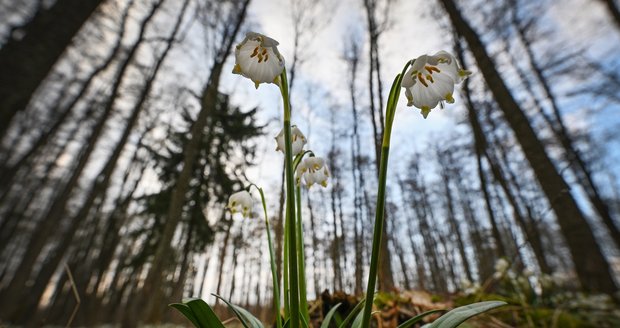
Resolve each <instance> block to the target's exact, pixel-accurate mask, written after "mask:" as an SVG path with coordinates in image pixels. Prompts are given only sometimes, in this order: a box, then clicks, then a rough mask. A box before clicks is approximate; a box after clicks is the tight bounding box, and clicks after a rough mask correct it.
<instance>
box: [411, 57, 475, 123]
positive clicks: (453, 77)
mask: <svg viewBox="0 0 620 328" xmlns="http://www.w3.org/2000/svg"><path fill="white" fill-rule="evenodd" d="M470 74H471V72H469V71H466V70H464V69H462V68H461V67H460V66H459V64H458V63H457V61H456V58H454V56H452V55H451V54H449V53H447V52H445V51H440V52H438V53H436V54H435V55H433V56H429V55H422V56H420V57H418V58H417V59H416V60H415V61H414V62H413V64H412V65H411V68H409V70H408V71H407V73H405V76H403V80H402V82H401V86H402V87H403V88H405V89H406V90H405V96H406V97H407V100H408V101H407V106H415V107H417V108H420V109H421V113H422V116H424V118H426V117H427V116H428V113H430V111H431V109H433V108H435V107H437V104H441V106H442V107H443V101H447V102H448V103H450V104H451V103H453V102H454V97H453V96H452V94H453V93H454V85H455V84H458V83H461V82H462V81H463V80H464V79H465V78H467V76H468V75H470Z"/></svg>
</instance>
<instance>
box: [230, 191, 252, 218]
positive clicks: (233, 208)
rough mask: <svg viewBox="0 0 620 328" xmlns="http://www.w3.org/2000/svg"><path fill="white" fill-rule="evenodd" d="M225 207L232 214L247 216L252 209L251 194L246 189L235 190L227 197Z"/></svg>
mask: <svg viewBox="0 0 620 328" xmlns="http://www.w3.org/2000/svg"><path fill="white" fill-rule="evenodd" d="M227 207H228V209H229V210H230V212H231V213H232V214H235V213H241V215H243V217H245V218H247V217H249V216H250V211H251V210H252V195H250V193H249V192H247V191H246V190H242V191H239V192H236V193H234V194H232V195H231V196H230V198H229V199H228V206H227Z"/></svg>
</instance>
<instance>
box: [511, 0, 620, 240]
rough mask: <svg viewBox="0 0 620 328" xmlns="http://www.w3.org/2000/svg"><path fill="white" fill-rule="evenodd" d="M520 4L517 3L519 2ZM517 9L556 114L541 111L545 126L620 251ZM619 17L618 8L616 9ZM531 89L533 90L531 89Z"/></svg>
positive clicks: (619, 236)
mask: <svg viewBox="0 0 620 328" xmlns="http://www.w3.org/2000/svg"><path fill="white" fill-rule="evenodd" d="M515 2H516V1H515ZM608 2H610V3H611V5H612V6H615V4H613V0H612V1H608ZM514 6H515V8H513V10H512V15H511V19H512V24H513V25H514V26H515V28H516V30H517V37H518V39H519V41H520V42H521V43H522V44H523V47H524V49H525V53H526V55H527V56H526V57H527V59H528V63H529V66H530V67H531V68H532V71H533V72H534V75H535V76H536V80H537V81H538V83H539V85H540V86H541V88H542V90H543V92H544V95H545V98H546V99H547V101H548V103H549V105H550V107H551V111H552V113H553V118H552V117H550V116H549V115H548V114H547V113H545V112H544V109H543V108H540V113H541V116H542V117H543V118H544V120H545V122H546V123H547V124H548V125H549V128H550V130H551V132H553V135H554V136H555V138H556V139H557V140H558V141H559V142H560V144H561V145H562V147H563V148H564V154H563V155H564V159H565V161H566V162H567V163H568V164H569V166H570V168H571V170H572V171H573V173H574V174H575V176H576V177H577V179H578V181H579V184H580V185H581V186H582V188H583V189H584V190H585V192H586V195H587V196H588V199H589V200H590V203H591V204H592V205H593V206H594V209H595V211H596V213H597V214H598V216H599V217H600V218H601V220H602V221H603V223H604V224H605V225H606V226H607V230H608V232H609V234H610V236H611V238H612V240H613V241H614V243H615V245H616V248H618V249H620V230H618V227H617V226H616V224H615V220H614V218H612V216H611V211H610V209H609V206H608V205H607V203H606V202H605V201H604V200H603V197H601V194H600V191H599V188H598V186H597V185H596V183H595V182H594V178H593V177H592V172H591V170H590V167H589V165H588V164H587V163H586V161H585V160H584V159H583V156H582V154H581V153H580V152H579V149H578V148H577V147H576V146H575V144H574V142H573V137H572V136H571V134H570V132H569V131H568V129H567V128H566V124H565V123H564V119H563V118H562V114H561V113H560V107H559V105H558V103H557V100H556V97H555V95H554V93H553V91H552V90H551V86H550V85H549V82H548V81H547V79H546V78H545V75H544V72H543V68H542V67H541V65H540V64H539V63H538V62H537V61H536V57H535V56H534V52H533V50H532V45H531V42H530V40H529V39H528V38H527V36H526V28H525V27H524V26H523V23H522V22H521V21H520V20H519V18H518V17H517V13H516V12H517V10H516V3H515V4H514ZM615 10H616V13H617V11H618V8H617V7H615ZM524 84H526V86H527V85H529V84H531V83H530V81H529V80H528V79H527V78H525V79H524ZM530 89H531V87H530Z"/></svg>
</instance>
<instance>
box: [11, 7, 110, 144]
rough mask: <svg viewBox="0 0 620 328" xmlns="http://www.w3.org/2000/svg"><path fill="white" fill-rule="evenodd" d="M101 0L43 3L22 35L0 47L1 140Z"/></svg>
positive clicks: (22, 28)
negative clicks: (47, 5) (45, 4)
mask: <svg viewBox="0 0 620 328" xmlns="http://www.w3.org/2000/svg"><path fill="white" fill-rule="evenodd" d="M102 2H103V0H58V1H56V2H55V3H54V4H53V5H52V6H51V7H50V8H47V9H46V8H44V6H43V5H41V6H40V9H39V10H38V11H37V13H36V14H35V15H34V17H33V18H32V19H31V20H30V21H29V22H28V23H26V24H25V25H24V26H23V27H20V30H22V32H23V35H24V36H23V37H22V38H16V37H13V38H10V39H9V40H8V41H7V42H6V43H5V44H4V45H3V46H2V48H0V67H2V74H0V85H1V86H2V88H0V141H2V140H3V138H4V136H5V135H6V132H7V130H8V128H9V125H10V123H11V120H12V119H13V117H14V116H15V114H17V113H18V112H19V111H21V110H23V109H25V108H26V106H27V105H28V103H29V102H30V99H31V98H32V95H33V94H34V92H35V91H36V89H37V88H38V87H39V85H41V83H42V82H43V80H44V79H45V77H46V76H47V75H48V73H49V72H50V71H51V70H52V67H53V66H54V64H55V63H56V62H57V61H58V59H59V58H60V57H61V56H62V54H63V53H64V52H65V50H66V49H67V48H68V47H69V45H70V44H71V40H72V39H73V37H74V36H75V35H76V34H77V33H78V31H79V30H80V28H81V27H82V25H84V23H85V22H86V21H87V20H88V18H89V17H90V16H91V15H92V14H93V12H94V11H95V9H97V7H98V6H99V4H101V3H102Z"/></svg>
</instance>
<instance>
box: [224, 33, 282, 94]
mask: <svg viewBox="0 0 620 328" xmlns="http://www.w3.org/2000/svg"><path fill="white" fill-rule="evenodd" d="M278 44H279V43H278V41H276V40H274V39H272V38H270V37H267V36H264V35H262V34H259V33H254V32H248V33H247V34H246V35H245V39H243V41H241V43H240V44H238V45H237V47H236V48H235V67H234V68H233V73H234V74H241V75H243V76H245V77H247V78H248V79H250V80H252V81H253V82H254V84H255V86H256V88H258V85H259V84H261V83H274V81H275V80H276V78H277V77H278V76H279V75H280V74H281V73H282V71H283V70H284V58H283V57H282V55H280V52H279V51H278V48H277V46H278Z"/></svg>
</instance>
